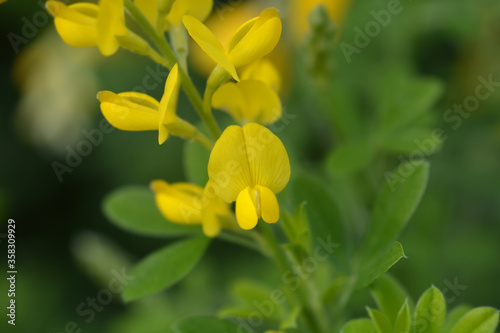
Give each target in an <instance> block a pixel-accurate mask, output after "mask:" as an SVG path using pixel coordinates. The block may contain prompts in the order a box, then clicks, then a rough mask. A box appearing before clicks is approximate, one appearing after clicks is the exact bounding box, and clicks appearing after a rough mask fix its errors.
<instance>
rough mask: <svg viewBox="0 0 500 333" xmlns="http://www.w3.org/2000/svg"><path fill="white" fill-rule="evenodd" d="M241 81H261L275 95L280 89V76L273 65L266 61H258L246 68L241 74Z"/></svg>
mask: <svg viewBox="0 0 500 333" xmlns="http://www.w3.org/2000/svg"><path fill="white" fill-rule="evenodd" d="M241 79H242V80H258V81H262V82H264V83H265V84H267V85H268V86H269V87H271V89H273V90H274V91H276V92H277V93H279V92H280V89H281V77H280V74H279V72H278V70H277V69H276V67H275V66H274V65H273V63H272V62H270V61H269V60H267V59H259V60H257V61H254V62H252V63H251V64H250V65H248V66H246V67H245V68H244V69H243V70H242V72H241Z"/></svg>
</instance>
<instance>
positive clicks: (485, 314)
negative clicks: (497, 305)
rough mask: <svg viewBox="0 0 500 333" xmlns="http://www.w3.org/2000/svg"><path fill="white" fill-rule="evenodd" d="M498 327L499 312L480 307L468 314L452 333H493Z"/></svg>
mask: <svg viewBox="0 0 500 333" xmlns="http://www.w3.org/2000/svg"><path fill="white" fill-rule="evenodd" d="M497 326H498V310H497V309H494V308H491V307H486V306H485V307H479V308H475V309H472V310H470V311H469V312H467V313H466V314H465V315H464V316H463V317H462V318H461V319H460V320H459V321H458V323H457V324H456V325H455V327H454V328H453V330H452V331H451V333H493V332H495V329H496V328H497Z"/></svg>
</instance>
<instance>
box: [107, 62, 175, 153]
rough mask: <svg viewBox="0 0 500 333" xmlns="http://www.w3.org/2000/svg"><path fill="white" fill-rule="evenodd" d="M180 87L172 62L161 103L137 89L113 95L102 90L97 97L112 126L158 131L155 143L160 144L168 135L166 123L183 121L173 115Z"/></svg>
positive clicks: (129, 129) (126, 129) (127, 129)
mask: <svg viewBox="0 0 500 333" xmlns="http://www.w3.org/2000/svg"><path fill="white" fill-rule="evenodd" d="M179 87H180V77H179V69H178V66H177V64H175V65H174V67H172V70H171V71H170V73H169V75H168V78H167V81H166V82H165V91H164V93H163V96H162V98H161V101H160V102H158V101H157V100H156V99H154V98H153V97H151V96H149V95H146V94H143V93H138V92H124V93H120V94H115V93H113V92H111V91H101V92H99V94H98V95H97V98H98V99H99V101H100V102H101V111H102V113H103V115H104V117H105V118H106V119H107V120H108V121H109V123H110V124H111V125H113V126H114V127H116V128H118V129H121V130H124V131H150V130H158V143H159V144H163V143H164V142H165V140H167V138H168V136H169V132H168V130H167V128H166V127H165V125H166V124H170V123H175V122H177V121H182V120H180V118H178V117H177V115H176V107H177V98H178V96H179Z"/></svg>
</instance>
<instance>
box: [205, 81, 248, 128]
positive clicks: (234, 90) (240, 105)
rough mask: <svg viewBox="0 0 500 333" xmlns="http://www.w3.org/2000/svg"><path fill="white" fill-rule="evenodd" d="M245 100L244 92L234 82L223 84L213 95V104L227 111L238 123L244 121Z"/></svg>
mask: <svg viewBox="0 0 500 333" xmlns="http://www.w3.org/2000/svg"><path fill="white" fill-rule="evenodd" d="M245 102H246V101H245V96H244V95H243V92H242V91H241V89H240V87H238V85H237V84H235V83H233V82H228V83H225V84H223V85H222V86H220V87H219V88H218V89H217V90H216V91H215V93H214V94H213V96H212V106H213V107H214V108H216V109H221V110H224V111H226V112H227V113H229V114H230V115H231V116H232V117H233V119H234V120H236V122H238V123H242V122H243V121H244V118H243V109H244V108H245Z"/></svg>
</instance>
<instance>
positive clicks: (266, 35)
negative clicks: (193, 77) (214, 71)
mask: <svg viewBox="0 0 500 333" xmlns="http://www.w3.org/2000/svg"><path fill="white" fill-rule="evenodd" d="M182 21H183V22H184V26H185V27H186V29H187V30H188V32H189V34H190V35H191V37H192V38H193V39H194V40H195V42H196V43H197V44H198V45H199V46H200V47H201V48H202V49H203V51H205V52H206V53H207V54H208V55H209V56H210V57H211V58H212V59H213V60H215V62H216V63H217V64H218V65H219V66H221V67H222V68H224V69H225V70H226V71H227V72H228V73H229V74H231V76H232V77H233V78H234V79H235V80H236V81H239V80H240V79H239V77H238V74H237V70H238V69H239V68H241V67H243V66H245V65H248V64H250V63H251V62H253V61H255V60H258V59H260V58H262V57H263V56H265V55H266V54H268V53H269V52H271V51H272V50H273V49H274V47H275V46H276V44H277V43H278V41H279V39H280V36H281V20H280V18H279V14H278V11H277V10H276V9H275V8H269V9H266V10H264V11H263V12H262V13H261V14H260V15H259V16H258V17H256V18H253V19H251V20H249V21H247V22H246V23H244V24H243V25H241V26H240V27H239V28H238V30H236V32H235V33H234V34H233V36H232V37H231V39H230V40H229V43H228V45H227V47H226V48H225V49H224V47H223V46H222V44H221V43H220V41H219V40H218V39H217V38H216V37H215V36H214V34H213V33H212V32H211V31H210V30H209V29H208V28H207V27H206V26H205V25H203V23H201V22H200V21H199V20H198V19H196V18H195V17H193V16H190V15H186V16H184V17H183V18H182Z"/></svg>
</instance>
